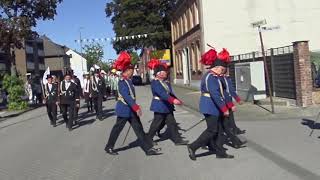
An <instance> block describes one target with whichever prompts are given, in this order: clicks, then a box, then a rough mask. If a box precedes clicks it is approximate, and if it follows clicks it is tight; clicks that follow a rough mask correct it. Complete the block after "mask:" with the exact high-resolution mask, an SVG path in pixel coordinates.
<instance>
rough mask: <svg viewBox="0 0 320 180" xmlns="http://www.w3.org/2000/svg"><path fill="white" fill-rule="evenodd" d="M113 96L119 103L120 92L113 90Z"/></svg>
mask: <svg viewBox="0 0 320 180" xmlns="http://www.w3.org/2000/svg"><path fill="white" fill-rule="evenodd" d="M112 94H113V95H114V97H115V99H116V101H118V97H119V95H118V91H117V90H113V91H112Z"/></svg>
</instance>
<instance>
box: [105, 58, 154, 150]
mask: <svg viewBox="0 0 320 180" xmlns="http://www.w3.org/2000/svg"><path fill="white" fill-rule="evenodd" d="M115 67H116V68H117V69H118V70H120V71H122V77H121V80H120V81H119V84H118V86H119V88H118V89H119V90H118V91H119V100H118V102H117V105H116V115H117V122H116V124H115V125H114V126H113V128H112V131H111V133H110V137H109V140H108V143H107V144H106V147H105V151H106V152H107V153H108V154H111V155H118V153H117V152H116V151H115V150H114V149H113V148H114V146H115V143H116V141H117V139H118V137H119V135H120V133H121V131H122V129H123V128H124V126H125V124H126V123H127V122H129V123H130V125H131V127H132V129H133V131H134V132H135V134H136V135H137V137H138V139H139V140H140V142H141V143H142V148H143V150H144V151H145V152H146V155H158V154H159V151H160V149H155V148H153V142H152V140H151V139H149V138H148V137H147V135H146V134H145V132H144V131H143V127H142V123H141V121H140V117H141V116H142V111H141V108H140V106H139V105H138V104H137V103H136V93H135V88H134V86H133V83H132V81H131V78H132V75H133V69H134V67H133V66H132V65H131V57H130V55H129V54H128V53H127V52H122V53H121V54H120V56H119V58H118V59H117V61H116V62H115Z"/></svg>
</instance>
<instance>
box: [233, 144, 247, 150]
mask: <svg viewBox="0 0 320 180" xmlns="http://www.w3.org/2000/svg"><path fill="white" fill-rule="evenodd" d="M244 147H247V146H245V145H243V144H235V145H233V148H235V149H240V148H244Z"/></svg>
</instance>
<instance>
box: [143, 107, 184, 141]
mask: <svg viewBox="0 0 320 180" xmlns="http://www.w3.org/2000/svg"><path fill="white" fill-rule="evenodd" d="M164 123H165V124H166V125H167V127H168V130H169V132H170V138H171V139H172V141H173V142H175V143H177V142H179V141H181V140H182V138H181V136H180V133H179V130H178V125H177V122H176V120H175V118H174V114H173V112H172V113H157V112H155V113H154V118H153V121H152V123H151V125H150V129H149V133H148V136H149V138H150V139H153V137H154V136H155V135H156V133H157V132H158V131H159V130H161V129H162V128H163V126H164Z"/></svg>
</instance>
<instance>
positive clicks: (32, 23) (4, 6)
mask: <svg viewBox="0 0 320 180" xmlns="http://www.w3.org/2000/svg"><path fill="white" fill-rule="evenodd" d="M61 2H62V0H50V1H48V0H0V49H3V50H4V51H6V53H8V54H9V55H10V56H11V57H10V59H11V64H12V66H13V67H14V65H15V62H14V57H12V54H11V53H10V49H14V48H18V49H20V48H23V40H24V39H29V38H34V37H37V33H36V32H34V31H33V30H32V28H33V27H36V26H37V21H38V20H43V21H44V20H52V19H54V16H55V15H56V14H57V12H56V8H57V6H58V4H59V3H61ZM12 73H13V75H15V72H12Z"/></svg>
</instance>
